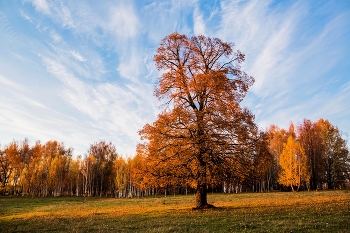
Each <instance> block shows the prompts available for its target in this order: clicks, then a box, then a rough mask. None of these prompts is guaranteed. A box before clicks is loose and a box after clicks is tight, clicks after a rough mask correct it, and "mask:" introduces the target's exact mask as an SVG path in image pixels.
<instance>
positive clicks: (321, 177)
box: [0, 119, 350, 198]
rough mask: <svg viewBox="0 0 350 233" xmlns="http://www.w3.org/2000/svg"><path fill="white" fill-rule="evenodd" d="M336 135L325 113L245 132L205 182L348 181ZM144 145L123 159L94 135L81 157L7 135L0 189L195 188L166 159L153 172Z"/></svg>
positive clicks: (272, 186) (330, 184)
mask: <svg viewBox="0 0 350 233" xmlns="http://www.w3.org/2000/svg"><path fill="white" fill-rule="evenodd" d="M341 136H342V135H341V132H340V131H339V129H338V128H337V127H336V126H333V125H332V124H331V123H330V122H329V121H328V120H323V119H320V120H318V121H317V122H312V121H310V120H307V119H305V120H304V121H303V123H301V124H300V125H298V126H297V127H295V126H294V125H293V124H291V125H290V127H289V129H288V130H286V129H280V128H278V127H277V126H275V125H271V126H270V127H269V128H268V129H267V130H265V131H259V132H257V133H256V135H254V136H253V137H251V139H250V141H249V142H247V146H246V147H245V150H244V151H243V150H242V151H241V156H238V157H237V158H239V160H237V161H236V163H231V164H228V165H227V167H225V168H224V169H223V172H222V176H224V177H225V179H224V180H225V181H224V182H222V180H223V179H222V178H220V179H217V177H210V180H209V181H208V184H209V185H208V187H207V188H208V190H209V191H213V192H225V193H230V192H242V191H254V192H266V191H270V190H300V189H303V190H310V189H311V190H316V189H326V188H328V189H335V188H347V187H348V186H347V185H348V184H349V180H350V157H349V149H348V147H347V144H346V141H345V140H344V139H343V138H342V137H341ZM146 147H147V144H143V145H139V146H138V148H137V154H136V155H135V156H134V157H133V158H127V159H125V158H123V157H122V156H120V155H119V154H118V153H117V150H116V148H115V146H114V145H113V144H112V143H106V142H105V141H100V142H96V143H93V144H91V145H90V148H89V150H88V152H87V153H86V155H85V156H84V157H82V156H77V157H76V158H73V157H72V152H73V149H72V148H67V147H66V146H65V145H64V143H59V142H57V141H48V142H46V143H45V144H42V143H41V142H40V141H38V142H36V143H35V145H33V146H30V145H29V143H28V141H27V140H24V141H13V142H11V143H10V144H8V145H5V146H4V147H3V148H2V149H1V150H0V165H1V167H0V194H2V195H29V196H40V197H45V196H62V195H75V196H100V197H102V196H103V197H119V198H122V197H135V196H150V195H157V194H165V195H166V194H169V193H171V194H175V193H176V194H177V193H180V194H187V193H192V192H193V191H194V189H193V188H194V186H193V184H191V182H188V181H186V180H184V179H179V178H178V177H180V176H176V172H174V171H171V170H172V168H171V167H169V168H167V169H162V171H163V172H164V171H169V172H171V174H174V175H173V178H171V176H169V175H168V174H167V175H164V176H162V175H161V174H152V172H150V171H153V172H154V170H152V167H150V166H154V165H152V163H150V161H148V160H147V157H148V155H147V151H148V150H147V149H146ZM164 166H166V163H164ZM219 180H220V181H219Z"/></svg>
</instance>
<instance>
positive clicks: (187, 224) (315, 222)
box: [0, 191, 350, 232]
mask: <svg viewBox="0 0 350 233" xmlns="http://www.w3.org/2000/svg"><path fill="white" fill-rule="evenodd" d="M208 200H209V203H211V204H214V205H215V206H217V207H218V208H215V209H207V210H193V209H192V207H193V205H194V196H193V195H188V196H176V197H173V196H168V197H166V198H165V197H148V198H135V199H114V198H86V200H85V199H84V198H83V197H60V198H51V197H50V198H30V197H26V198H25V197H0V232H48V231H50V232H350V191H321V192H320V191H318V192H295V193H291V192H272V193H242V194H210V195H209V197H208Z"/></svg>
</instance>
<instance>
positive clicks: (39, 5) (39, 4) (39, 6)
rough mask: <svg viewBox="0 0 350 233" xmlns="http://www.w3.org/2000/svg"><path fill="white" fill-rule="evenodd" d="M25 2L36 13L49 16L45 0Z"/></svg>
mask: <svg viewBox="0 0 350 233" xmlns="http://www.w3.org/2000/svg"><path fill="white" fill-rule="evenodd" d="M26 1H29V2H31V3H32V4H33V5H34V7H35V9H36V10H37V11H39V12H41V13H44V14H50V9H49V5H48V4H47V2H46V0H26Z"/></svg>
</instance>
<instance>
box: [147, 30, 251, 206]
mask: <svg viewBox="0 0 350 233" xmlns="http://www.w3.org/2000/svg"><path fill="white" fill-rule="evenodd" d="M233 46H234V45H233V44H232V43H226V42H223V41H221V40H220V39H218V38H210V37H206V36H193V37H190V38H188V37H187V36H185V35H181V34H179V33H173V34H170V35H169V36H167V37H165V38H164V39H163V40H162V42H161V44H160V46H159V48H158V50H157V51H156V54H155V56H154V60H155V63H156V66H157V68H158V69H159V70H160V71H162V72H163V73H162V75H161V76H160V77H159V84H158V86H157V87H156V89H155V95H156V96H157V97H158V98H159V99H163V100H164V101H166V104H165V105H163V106H164V109H163V111H162V113H160V114H159V115H158V119H157V120H156V121H155V122H153V124H147V125H146V126H145V127H144V128H143V129H142V130H141V131H140V135H141V137H142V138H143V139H146V140H148V144H147V148H148V152H147V155H145V156H146V161H147V163H148V164H149V166H148V167H147V169H148V172H149V173H150V174H152V175H153V176H156V177H158V178H159V179H160V180H164V182H165V183H166V182H169V183H171V184H175V183H176V182H182V183H183V182H186V184H188V185H191V186H192V187H193V188H195V190H196V207H197V208H205V207H209V206H210V205H208V203H207V187H208V185H210V183H211V182H214V181H218V180H224V179H226V178H227V176H228V175H230V173H234V172H235V167H236V168H239V167H242V166H243V167H244V166H245V165H248V163H246V164H245V162H246V161H247V159H245V158H244V156H246V155H247V154H248V153H250V152H251V151H252V148H251V147H252V146H253V145H254V143H253V142H252V141H251V140H252V137H251V136H252V135H253V134H254V133H256V126H255V124H254V122H253V121H254V116H253V115H252V114H251V112H250V111H249V110H248V109H246V108H241V107H240V106H239V103H240V102H241V101H242V100H243V98H244V97H245V95H246V93H247V91H248V88H249V87H250V86H251V85H252V84H253V82H254V79H253V78H252V77H251V76H248V75H247V74H246V73H245V72H243V71H242V70H241V63H242V62H243V61H244V59H245V57H244V55H243V54H242V53H241V52H240V51H235V52H234V51H233ZM237 172H239V171H237ZM163 178H165V179H163ZM164 185H166V184H164Z"/></svg>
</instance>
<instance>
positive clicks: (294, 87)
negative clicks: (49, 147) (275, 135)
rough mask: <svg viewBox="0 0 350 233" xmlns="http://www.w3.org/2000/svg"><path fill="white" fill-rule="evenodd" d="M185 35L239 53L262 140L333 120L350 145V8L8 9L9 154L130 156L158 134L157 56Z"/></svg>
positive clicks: (3, 33) (35, 1) (1, 67)
mask: <svg viewBox="0 0 350 233" xmlns="http://www.w3.org/2000/svg"><path fill="white" fill-rule="evenodd" d="M174 31H178V32H179V33H183V34H187V35H188V36H192V35H198V34H203V35H207V36H211V37H218V38H221V39H222V40H224V41H229V42H234V43H235V45H236V47H235V49H239V50H241V51H242V52H243V53H244V54H245V55H246V62H245V63H244V66H243V69H244V70H245V71H246V72H247V73H248V74H249V75H252V76H253V77H254V78H255V80H256V82H255V84H254V85H253V86H252V88H251V89H250V91H249V93H248V95H247V97H246V99H245V100H244V101H243V103H242V104H243V105H244V106H247V107H248V108H249V109H251V110H252V112H253V113H254V114H255V116H256V122H257V124H258V125H259V127H261V128H262V129H265V128H266V127H268V126H269V125H270V124H277V125H278V126H280V127H288V124H289V122H290V121H293V122H294V123H295V124H299V123H301V122H302V120H303V119H304V118H308V119H311V120H314V121H316V120H318V119H319V118H327V119H329V120H330V121H331V122H332V123H333V124H334V125H337V126H338V127H339V129H340V130H341V131H343V132H344V138H346V139H347V138H348V135H349V133H350V107H349V106H350V105H349V102H350V1H349V0H334V1H322V0H321V1H319V0H315V1H312V0H310V1H305V0H300V1H269V0H266V1H261V0H249V1H243V0H242V1H239V0H221V1H220V0H217V1H215V0H212V1H197V0H183V1H182V0H181V1H176V0H172V1H170V0H169V1H166V0H164V1H151V0H145V1H136V0H135V1H126V0H125V1H123V0H117V1H73V0H71V1H64V0H55V1H51V0H23V1H20V0H13V1H10V0H8V1H6V0H4V1H1V2H0V90H1V91H0V111H1V112H0V142H1V144H2V145H5V144H7V143H9V142H11V141H12V140H13V139H16V140H23V139H24V138H28V139H29V141H30V142H31V143H34V142H35V141H36V140H41V141H42V142H46V141H48V140H51V139H52V140H58V141H62V142H64V143H65V145H66V146H68V147H73V148H74V155H78V154H81V155H84V154H85V153H86V152H87V150H88V148H89V146H90V144H91V143H93V142H95V141H99V140H106V141H111V142H113V143H114V144H115V145H116V147H117V150H118V152H119V153H121V154H123V155H125V156H130V155H133V154H134V153H135V147H136V144H137V143H138V142H139V136H138V133H137V131H138V130H139V129H141V128H142V127H143V126H144V125H145V124H146V123H151V122H153V121H154V120H155V119H156V117H157V114H158V113H159V112H160V108H159V106H160V103H159V102H158V100H157V99H156V98H155V97H154V95H153V88H154V85H155V84H156V83H157V77H159V75H160V73H159V72H158V71H157V70H156V68H155V66H154V63H153V54H154V52H155V50H156V49H157V47H158V45H159V43H160V41H161V39H162V38H164V37H165V36H166V35H168V34H170V33H172V32H174Z"/></svg>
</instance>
